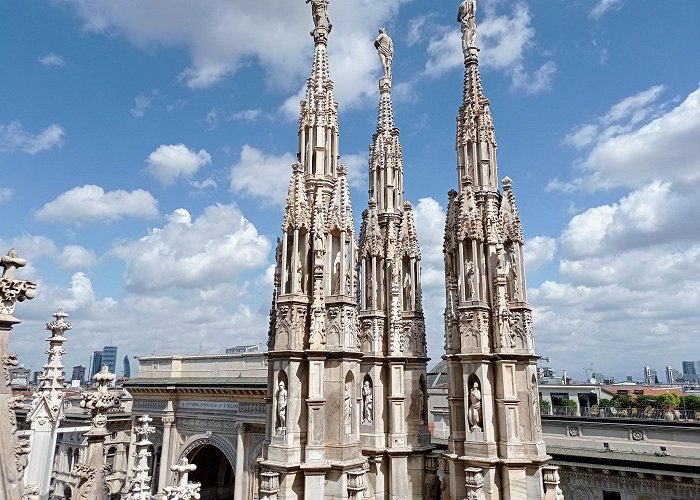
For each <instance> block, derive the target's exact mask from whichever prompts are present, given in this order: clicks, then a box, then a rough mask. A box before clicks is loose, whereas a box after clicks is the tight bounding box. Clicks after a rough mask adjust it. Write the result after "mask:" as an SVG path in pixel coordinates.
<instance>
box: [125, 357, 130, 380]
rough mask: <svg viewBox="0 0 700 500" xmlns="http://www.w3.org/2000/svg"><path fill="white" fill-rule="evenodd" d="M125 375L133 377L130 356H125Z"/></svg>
mask: <svg viewBox="0 0 700 500" xmlns="http://www.w3.org/2000/svg"><path fill="white" fill-rule="evenodd" d="M123 363H124V370H123V372H124V377H125V378H131V364H130V363H129V356H124V362H123Z"/></svg>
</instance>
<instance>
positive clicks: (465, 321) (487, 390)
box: [443, 0, 550, 500]
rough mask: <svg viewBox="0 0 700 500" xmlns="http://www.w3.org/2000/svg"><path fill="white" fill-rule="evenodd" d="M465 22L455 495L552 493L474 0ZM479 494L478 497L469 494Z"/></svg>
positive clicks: (518, 241) (514, 215) (453, 404)
mask: <svg viewBox="0 0 700 500" xmlns="http://www.w3.org/2000/svg"><path fill="white" fill-rule="evenodd" d="M457 20H458V21H459V23H460V25H461V30H462V48H463V53H464V64H465V72H464V92H463V102H462V105H461V106H460V108H459V112H458V115H457V137H456V144H455V145H456V151H457V186H458V189H457V190H456V191H454V190H453V191H450V193H449V204H448V208H447V218H446V224H445V240H444V258H445V288H446V290H445V291H446V308H445V355H444V356H443V359H445V360H446V362H447V371H448V380H449V395H448V400H449V413H450V437H449V440H448V452H447V454H446V455H445V457H446V459H447V460H446V464H447V468H446V474H445V480H446V482H447V485H446V491H447V492H448V496H447V498H450V499H452V500H456V499H461V498H464V497H465V495H476V496H475V498H486V499H508V500H515V499H520V498H525V497H527V498H528V499H542V498H544V494H545V493H544V488H545V483H544V482H543V466H544V465H545V464H546V462H547V461H548V460H549V458H550V457H549V456H547V454H546V452H545V446H544V441H543V439H542V431H541V428H540V416H539V399H538V394H539V393H538V388H537V375H536V368H537V366H536V363H537V359H538V357H537V355H536V354H535V348H534V332H533V324H532V311H531V308H530V306H529V305H528V303H527V291H526V288H525V267H524V264H523V243H524V240H523V234H522V227H521V224H520V217H519V214H518V209H517V205H516V202H515V196H514V194H513V188H512V181H511V180H510V179H509V178H508V177H506V178H504V179H503V181H502V183H501V184H502V187H503V191H502V192H501V190H500V188H499V182H498V164H497V157H496V136H495V130H494V124H493V119H492V116H491V110H490V102H489V100H488V98H487V97H486V96H485V94H484V89H483V85H482V81H481V75H480V72H479V59H478V52H479V49H478V47H477V43H476V40H477V33H476V31H477V24H476V1H475V0H464V1H463V2H462V3H461V5H460V7H459V12H458V16H457ZM470 498H471V497H470Z"/></svg>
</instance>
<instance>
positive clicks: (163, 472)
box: [158, 415, 175, 494]
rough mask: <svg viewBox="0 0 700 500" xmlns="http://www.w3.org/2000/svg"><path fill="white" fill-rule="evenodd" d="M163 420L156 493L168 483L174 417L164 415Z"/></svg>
mask: <svg viewBox="0 0 700 500" xmlns="http://www.w3.org/2000/svg"><path fill="white" fill-rule="evenodd" d="M161 420H162V421H163V447H162V448H161V450H160V472H159V474H158V493H159V494H160V493H163V491H164V489H165V487H166V486H167V485H168V466H167V464H168V463H170V434H171V432H170V431H171V429H172V427H173V424H174V423H175V417H173V416H172V415H170V416H164V417H163V418H162V419H161Z"/></svg>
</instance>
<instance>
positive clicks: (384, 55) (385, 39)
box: [374, 28, 394, 79]
mask: <svg viewBox="0 0 700 500" xmlns="http://www.w3.org/2000/svg"><path fill="white" fill-rule="evenodd" d="M374 46H375V47H376V48H377V52H379V60H380V61H381V63H382V68H384V78H388V79H391V61H392V59H393V58H394V42H393V41H392V40H391V37H390V36H389V35H387V34H386V30H385V29H384V28H379V36H377V39H376V40H375V41H374Z"/></svg>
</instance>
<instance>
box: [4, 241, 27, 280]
mask: <svg viewBox="0 0 700 500" xmlns="http://www.w3.org/2000/svg"><path fill="white" fill-rule="evenodd" d="M0 265H1V266H2V267H3V268H5V270H4V271H3V273H2V277H3V278H6V279H9V280H13V279H15V270H16V269H17V268H19V267H24V266H26V265H27V261H26V260H25V259H21V258H19V257H17V250H15V249H14V248H13V249H11V250H10V251H9V252H7V255H3V256H2V258H0Z"/></svg>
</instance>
